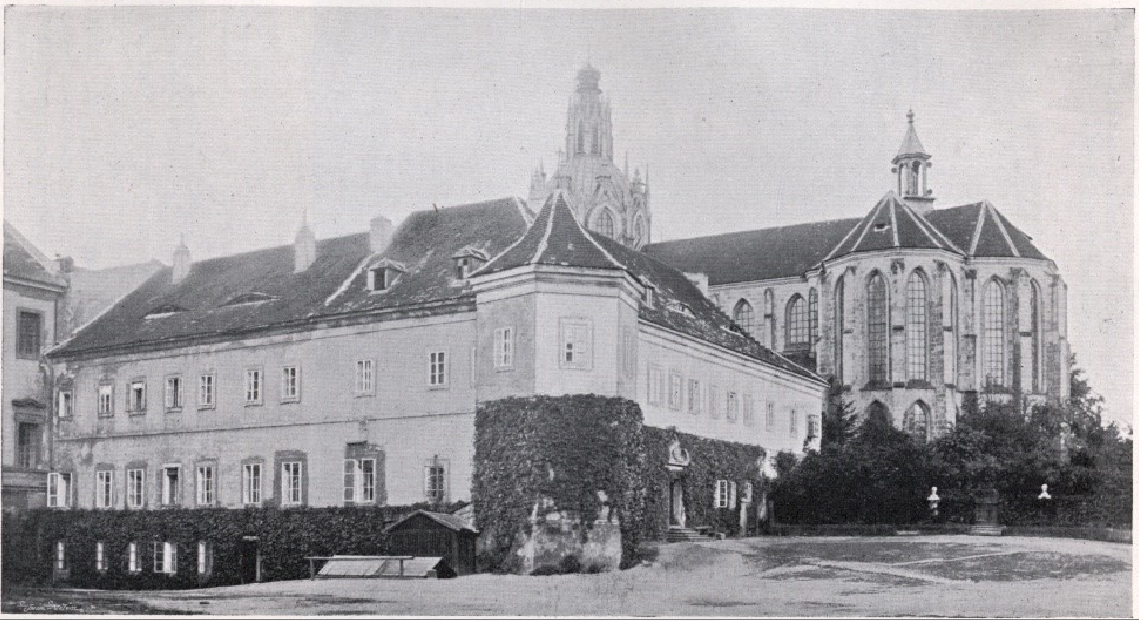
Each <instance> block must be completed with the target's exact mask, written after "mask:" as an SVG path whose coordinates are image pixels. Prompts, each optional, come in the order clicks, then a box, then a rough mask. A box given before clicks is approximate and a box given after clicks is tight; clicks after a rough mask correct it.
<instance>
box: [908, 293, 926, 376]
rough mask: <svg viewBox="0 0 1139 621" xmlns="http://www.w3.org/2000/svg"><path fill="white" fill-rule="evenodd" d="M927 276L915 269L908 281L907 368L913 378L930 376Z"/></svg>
mask: <svg viewBox="0 0 1139 621" xmlns="http://www.w3.org/2000/svg"><path fill="white" fill-rule="evenodd" d="M927 308H928V299H927V297H926V285H925V277H924V276H922V274H921V272H919V271H914V272H913V273H912V274H910V279H909V282H907V283H906V370H907V372H908V373H909V378H910V379H911V380H919V381H922V380H926V379H928V377H929V373H928V371H927V369H928V368H929V321H928V317H927V313H926V310H927Z"/></svg>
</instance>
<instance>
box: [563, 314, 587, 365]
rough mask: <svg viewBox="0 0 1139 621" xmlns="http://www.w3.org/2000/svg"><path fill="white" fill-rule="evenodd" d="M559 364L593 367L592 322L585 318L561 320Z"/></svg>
mask: <svg viewBox="0 0 1139 621" xmlns="http://www.w3.org/2000/svg"><path fill="white" fill-rule="evenodd" d="M561 346H562V347H561V366H562V368H566V369H592V368H593V324H591V323H589V322H588V321H585V320H570V319H562V320H561Z"/></svg>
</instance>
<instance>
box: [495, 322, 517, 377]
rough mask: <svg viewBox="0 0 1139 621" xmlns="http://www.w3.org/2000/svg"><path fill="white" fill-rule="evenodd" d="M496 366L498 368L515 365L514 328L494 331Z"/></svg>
mask: <svg viewBox="0 0 1139 621" xmlns="http://www.w3.org/2000/svg"><path fill="white" fill-rule="evenodd" d="M494 366H495V368H497V369H508V368H510V367H513V366H514V328H499V329H497V330H495V331H494Z"/></svg>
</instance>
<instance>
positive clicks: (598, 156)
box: [527, 63, 652, 250]
mask: <svg viewBox="0 0 1139 621" xmlns="http://www.w3.org/2000/svg"><path fill="white" fill-rule="evenodd" d="M600 84H601V72H600V71H598V70H597V69H595V68H594V67H593V66H592V65H590V64H588V63H587V64H586V65H585V67H583V68H582V69H581V70H580V71H578V72H577V83H576V85H575V88H574V92H573V95H572V96H571V97H570V101H569V106H568V107H567V109H566V137H565V145H564V149H560V150H558V168H557V170H556V171H554V173H553V174H552V175H550V176H549V177H547V176H546V171H545V168H544V166H542V165H539V167H538V168H536V169H535V170H534V171H533V173H532V174H531V176H530V191H529V194H528V196H527V199H528V203H529V205H530V208H531V209H533V210H534V211H535V212H536V211H538V210H540V209H541V208H542V205H543V204H544V203H545V200H546V197H547V196H549V195H550V193H551V192H553V191H554V190H565V191H566V195H567V198H568V199H569V202H570V203H571V205H570V207H571V209H572V211H573V214H574V216H575V217H576V218H577V219H578V221H579V222H581V223H582V224H583V225H585V227H586V228H588V229H589V230H591V231H593V232H595V233H600V234H602V235H605V236H606V237H609V238H611V239H615V240H617V241H619V242H621V243H623V244H625V245H627V246H629V247H631V248H634V249H638V250H639V249H640V248H641V247H643V246H644V245H645V244H648V243H649V240H650V231H651V226H652V218H651V215H650V214H649V186H648V176H647V175H646V177H645V179H644V180H643V181H642V180H641V175H640V170H639V169H638V170H637V171H636V173H635V174H634V175H633V178H632V179H631V180H630V179H629V174H628V164H627V163H626V166H625V168H626V170H624V171H622V170H621V169H619V168H617V166H616V165H615V164H614V163H613V112H612V109H611V108H610V107H609V101H608V100H607V99H606V98H605V97H604V96H603V95H602V94H601V86H600ZM627 159H628V158H627V157H626V160H627Z"/></svg>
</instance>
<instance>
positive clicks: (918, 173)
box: [890, 110, 935, 215]
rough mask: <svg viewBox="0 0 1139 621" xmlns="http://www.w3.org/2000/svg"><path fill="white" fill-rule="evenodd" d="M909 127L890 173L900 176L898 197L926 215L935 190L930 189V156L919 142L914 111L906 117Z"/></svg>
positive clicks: (930, 206)
mask: <svg viewBox="0 0 1139 621" xmlns="http://www.w3.org/2000/svg"><path fill="white" fill-rule="evenodd" d="M906 118H908V119H909V121H910V123H909V127H907V128H906V136H905V137H904V138H902V146H901V148H899V149H898V155H897V156H896V157H895V158H894V159H893V162H892V163H893V164H894V168H892V169H890V172H892V173H895V174H897V176H898V195H899V196H901V197H902V200H904V201H906V203H908V204H909V205H910V207H913V208H914V209H915V210H916V211H917V212H918V213H921V214H923V215H924V214H925V213H926V212H927V211H929V210H930V209H932V208H933V201H934V200H935V199H934V197H933V190H931V189H929V167H930V166H932V165H933V164H931V163H930V161H929V160H930V155H929V153H926V151H925V147H923V146H922V145H921V140H918V133H917V130H915V129H914V111H913V110H910V112H909V114H907V115H906Z"/></svg>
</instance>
